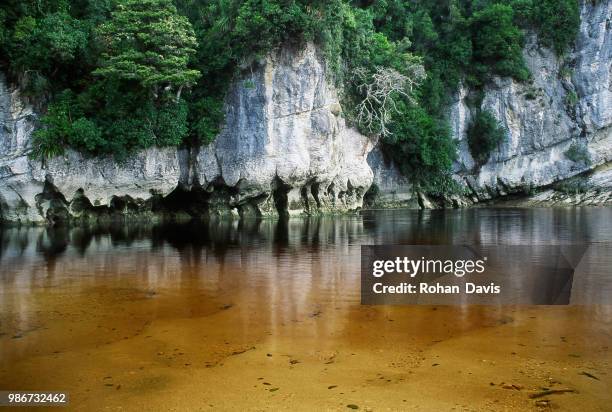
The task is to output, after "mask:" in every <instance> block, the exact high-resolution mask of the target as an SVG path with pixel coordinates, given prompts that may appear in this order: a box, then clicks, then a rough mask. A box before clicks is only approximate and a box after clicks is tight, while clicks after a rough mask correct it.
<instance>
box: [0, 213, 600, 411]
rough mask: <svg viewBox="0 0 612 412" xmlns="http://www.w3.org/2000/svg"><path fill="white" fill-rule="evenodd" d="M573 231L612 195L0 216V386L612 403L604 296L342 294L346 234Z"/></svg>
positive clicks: (180, 403) (259, 406) (455, 406)
mask: <svg viewBox="0 0 612 412" xmlns="http://www.w3.org/2000/svg"><path fill="white" fill-rule="evenodd" d="M582 242H587V243H601V244H606V243H611V242H612V209H610V208H593V209H525V210H522V209H467V210H459V211H446V212H419V211H386V212H366V213H364V214H363V216H345V217H333V218H332V217H328V218H316V219H315V218H312V219H292V220H289V221H288V222H284V223H283V222H276V221H272V220H263V221H244V222H242V223H239V222H229V221H218V222H211V223H208V224H184V225H178V224H174V225H161V226H155V225H114V226H107V227H98V228H72V229H43V228H36V229H6V230H4V231H0V264H1V267H0V390H54V391H66V392H69V393H70V408H69V409H77V410H88V411H89V410H136V409H141V410H209V409H210V410H213V409H214V410H350V409H347V405H356V406H358V407H359V410H368V409H371V410H374V411H379V410H425V411H427V410H477V411H480V410H487V411H490V410H500V411H501V410H532V409H533V410H542V408H541V406H537V405H536V401H538V400H549V406H550V407H552V408H557V407H558V408H561V410H577V409H581V410H585V411H588V410H601V411H605V410H611V409H612V406H611V405H612V403H611V402H612V395H610V391H609V388H610V387H612V355H611V352H610V350H609V346H610V345H611V344H612V306H608V305H581V306H557V307H552V306H539V307H510V306H494V307H484V306H438V307H435V306H361V305H360V303H359V298H360V290H359V287H360V277H359V269H360V259H359V257H360V245H362V244H539V245H549V244H566V243H582ZM611 259H612V258H611ZM610 267H612V263H611V266H610ZM543 388H550V389H572V390H575V392H570V393H563V394H551V395H548V396H544V397H542V398H538V399H532V398H530V397H529V395H530V394H533V393H536V392H538V391H541V390H543ZM540 405H544V403H540Z"/></svg>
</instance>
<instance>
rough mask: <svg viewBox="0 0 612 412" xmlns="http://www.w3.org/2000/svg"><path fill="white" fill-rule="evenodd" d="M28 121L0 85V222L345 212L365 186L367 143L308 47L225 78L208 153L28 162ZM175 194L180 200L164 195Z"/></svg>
mask: <svg viewBox="0 0 612 412" xmlns="http://www.w3.org/2000/svg"><path fill="white" fill-rule="evenodd" d="M36 120H37V117H36V114H35V113H34V111H33V110H32V108H31V107H29V106H28V105H26V104H24V102H23V100H22V99H21V98H20V97H19V94H18V92H17V91H16V90H15V89H14V88H9V87H8V86H7V82H6V79H5V78H4V77H0V216H1V217H2V218H3V219H4V220H5V221H9V222H44V221H57V220H58V219H59V220H62V219H68V218H70V217H80V216H83V215H87V214H88V213H90V212H91V213H93V212H96V213H104V214H119V215H121V214H123V215H125V214H132V213H141V212H151V211H153V210H154V209H155V205H159V204H160V202H161V203H163V200H164V197H166V198H167V199H171V200H172V201H174V202H175V203H176V202H178V203H189V208H190V209H191V210H190V211H189V212H190V213H191V212H194V214H209V213H210V214H235V215H237V214H241V215H262V214H266V215H275V214H278V213H279V211H280V213H281V214H285V213H287V214H303V213H305V214H317V213H321V212H326V211H348V210H354V209H358V208H360V207H362V204H363V196H364V194H365V193H366V191H367V190H368V188H369V187H370V185H371V182H372V171H371V169H370V168H369V166H368V164H367V161H366V158H367V155H368V153H369V151H370V150H371V149H372V143H371V142H370V140H369V139H367V138H366V137H364V136H362V135H360V134H359V133H357V132H356V131H355V130H353V129H350V128H348V127H347V126H346V124H345V122H344V119H343V117H342V109H341V107H340V104H339V102H338V97H337V94H336V91H335V89H334V87H333V86H332V85H331V83H330V82H329V79H328V78H327V75H326V71H325V66H324V63H323V58H322V57H321V56H319V55H318V54H317V52H316V50H315V48H314V46H312V45H307V47H306V48H305V49H303V50H299V51H296V50H289V49H282V50H280V51H278V52H277V53H275V54H273V55H271V56H269V57H268V59H267V60H266V61H265V63H264V64H261V65H260V66H259V67H257V68H253V69H252V71H250V72H249V74H248V75H246V76H245V77H244V78H243V79H242V80H240V81H237V82H236V83H235V84H234V85H233V86H232V88H231V90H230V92H229V94H228V98H227V104H226V123H225V126H224V127H223V130H222V132H221V134H220V135H219V136H218V137H217V139H216V141H215V142H214V143H212V144H211V145H209V146H205V147H200V148H194V149H191V150H185V149H181V150H177V149H176V148H151V149H148V150H144V151H141V152H138V153H136V154H134V155H133V156H132V157H130V158H129V159H128V160H127V161H125V162H117V161H116V160H115V159H113V158H110V157H109V158H87V157H85V156H83V155H82V154H80V153H77V152H75V151H72V150H68V151H66V153H65V155H63V156H61V157H58V158H54V159H48V160H45V161H40V160H32V159H30V158H29V157H28V153H29V152H30V146H31V136H32V132H33V131H34V130H35V128H36V127H37V122H36ZM177 188H180V191H182V192H183V193H179V194H176V193H175V191H176V190H177ZM185 191H191V192H192V194H193V195H192V196H188V195H185V193H184V192H185ZM171 193H173V196H168V195H169V194H171ZM185 199H187V201H186V200H185ZM178 207H180V205H179V206H178Z"/></svg>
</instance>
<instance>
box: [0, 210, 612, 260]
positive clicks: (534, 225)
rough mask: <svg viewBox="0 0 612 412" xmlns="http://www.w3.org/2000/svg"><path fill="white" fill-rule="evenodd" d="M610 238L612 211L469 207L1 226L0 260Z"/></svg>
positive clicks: (595, 240)
mask: <svg viewBox="0 0 612 412" xmlns="http://www.w3.org/2000/svg"><path fill="white" fill-rule="evenodd" d="M611 240H612V209H524V210H521V209H465V210H453V211H406V210H404V211H402V210H398V211H386V212H365V213H363V214H362V215H360V216H338V217H311V218H304V219H290V220H279V221H276V220H265V219H264V220H257V219H251V220H249V219H246V220H240V221H238V220H234V221H230V220H211V221H208V222H189V223H166V224H142V223H139V224H130V223H113V224H106V225H91V226H81V227H73V228H65V227H63V228H62V227H60V228H10V229H4V230H1V229H0V260H7V259H15V258H24V257H26V256H34V255H39V256H41V257H43V258H44V259H46V260H49V261H52V260H53V259H56V258H57V257H58V256H60V255H62V254H64V253H67V252H69V253H75V254H77V255H80V256H84V255H85V254H87V253H90V252H92V251H98V252H99V251H100V250H101V248H102V249H104V248H108V249H113V248H126V247H127V248H129V247H135V246H137V247H138V248H143V247H145V248H150V249H151V250H156V249H158V248H161V247H164V246H170V247H172V248H174V249H176V250H177V251H179V252H181V253H187V254H197V253H199V251H201V250H203V249H206V250H208V251H209V252H212V253H213V254H214V255H215V256H217V257H219V258H222V257H223V256H224V254H225V253H227V251H228V250H230V249H234V248H250V249H252V248H262V247H263V248H269V249H272V250H275V251H277V252H282V251H284V250H291V249H294V248H309V249H313V250H316V249H318V248H321V247H326V246H328V245H353V244H515V245H520V244H563V243H591V242H607V241H611Z"/></svg>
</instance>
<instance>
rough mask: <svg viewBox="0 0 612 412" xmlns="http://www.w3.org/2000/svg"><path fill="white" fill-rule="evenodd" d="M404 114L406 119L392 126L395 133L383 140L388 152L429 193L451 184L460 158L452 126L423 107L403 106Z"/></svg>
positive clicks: (401, 108)
mask: <svg viewBox="0 0 612 412" xmlns="http://www.w3.org/2000/svg"><path fill="white" fill-rule="evenodd" d="M400 111H401V113H402V114H403V116H401V117H398V118H397V120H396V121H395V122H393V123H392V125H391V132H392V133H391V134H390V135H388V136H386V137H385V138H384V141H383V142H384V143H385V145H386V146H387V147H388V152H389V153H390V155H391V156H392V157H393V159H394V160H395V161H396V162H397V164H399V165H400V168H401V170H402V172H403V173H404V174H406V175H408V176H412V177H413V179H414V181H415V182H416V183H417V184H419V185H420V186H422V187H423V188H426V189H427V191H430V192H431V191H432V189H433V188H435V187H436V186H437V187H438V188H441V186H440V185H441V184H443V185H447V184H448V178H449V175H450V170H451V166H452V163H453V161H454V160H455V157H456V149H455V143H454V141H453V140H452V139H451V137H450V130H449V128H448V126H447V125H446V123H445V122H443V121H440V120H437V119H435V118H433V117H432V116H430V115H429V114H427V112H426V111H425V110H424V109H423V108H421V107H419V106H404V104H402V107H400Z"/></svg>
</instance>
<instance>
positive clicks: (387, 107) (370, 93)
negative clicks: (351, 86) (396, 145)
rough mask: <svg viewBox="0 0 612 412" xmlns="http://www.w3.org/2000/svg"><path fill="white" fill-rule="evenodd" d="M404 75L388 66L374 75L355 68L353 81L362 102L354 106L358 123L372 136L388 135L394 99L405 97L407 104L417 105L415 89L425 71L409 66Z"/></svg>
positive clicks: (396, 110)
mask: <svg viewBox="0 0 612 412" xmlns="http://www.w3.org/2000/svg"><path fill="white" fill-rule="evenodd" d="M406 72H407V73H408V74H407V75H404V74H401V73H399V72H398V71H397V70H394V69H391V68H388V67H378V68H377V69H376V71H375V72H374V74H370V73H369V72H368V71H367V70H366V69H364V68H357V69H356V70H355V72H354V80H355V81H356V83H357V88H358V90H359V92H360V93H361V94H362V95H363V100H362V101H361V102H360V103H359V104H358V105H357V122H358V123H359V125H360V126H362V127H364V128H365V129H367V130H368V131H370V132H371V133H374V134H376V135H379V136H386V135H389V134H390V133H391V132H390V131H389V129H388V128H387V125H388V124H389V122H390V121H391V118H392V116H393V114H395V113H398V108H397V102H396V101H397V99H399V98H400V97H401V96H404V97H405V98H406V99H407V100H408V102H409V103H410V104H416V101H415V99H414V97H413V95H414V90H415V89H416V88H417V87H418V86H419V85H420V84H421V82H422V81H423V80H424V79H425V76H426V74H425V69H424V68H423V66H422V65H421V64H420V63H416V62H415V63H412V64H410V66H409V67H408V70H407V71H406Z"/></svg>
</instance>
